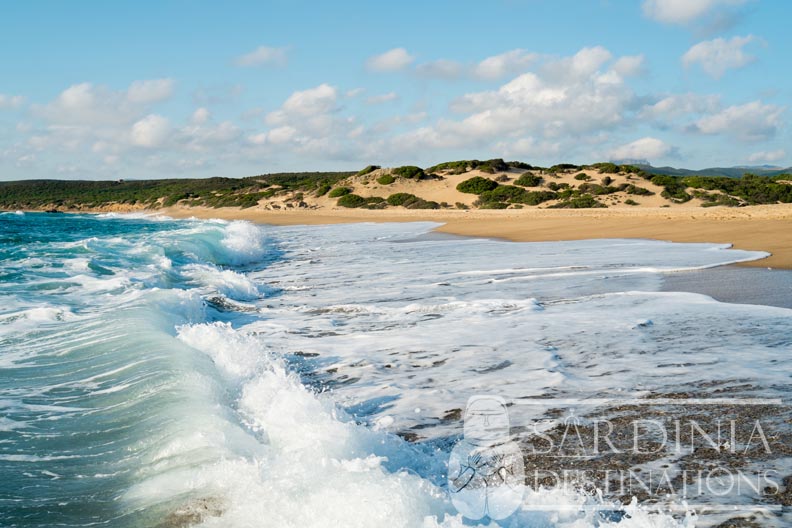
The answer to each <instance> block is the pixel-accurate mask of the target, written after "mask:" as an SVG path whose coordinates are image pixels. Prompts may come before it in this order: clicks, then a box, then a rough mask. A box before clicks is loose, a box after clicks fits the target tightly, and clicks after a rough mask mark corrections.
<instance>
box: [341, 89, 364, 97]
mask: <svg viewBox="0 0 792 528" xmlns="http://www.w3.org/2000/svg"><path fill="white" fill-rule="evenodd" d="M365 91H366V89H365V88H352V89H351V90H347V92H346V93H345V94H344V95H345V96H347V97H349V98H350V99H351V98H353V97H357V96H358V95H362V94H363V92H365Z"/></svg>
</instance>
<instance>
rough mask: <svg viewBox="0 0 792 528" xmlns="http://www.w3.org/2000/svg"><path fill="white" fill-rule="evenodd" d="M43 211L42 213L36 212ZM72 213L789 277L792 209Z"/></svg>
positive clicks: (234, 209)
mask: <svg viewBox="0 0 792 528" xmlns="http://www.w3.org/2000/svg"><path fill="white" fill-rule="evenodd" d="M31 212H42V211H31ZM64 212H69V213H146V214H163V215H167V216H170V217H173V218H190V217H195V218H201V219H211V218H219V219H223V220H248V221H251V222H254V223H260V224H271V225H323V224H342V223H358V222H375V223H376V222H435V223H438V224H441V225H439V226H437V227H436V228H435V229H434V231H435V232H439V233H448V234H453V235H460V236H470V237H482V238H495V239H501V240H509V241H512V242H551V241H560V240H586V239H603V238H626V239H636V238H637V239H650V240H662V241H668V242H680V243H688V242H693V243H712V244H730V245H731V246H732V247H734V248H735V249H743V250H749V251H764V252H767V253H770V255H769V256H768V257H765V258H762V259H758V260H753V261H748V262H740V263H737V264H735V265H737V266H742V267H754V268H778V269H789V270H792V233H790V228H792V204H777V205H754V206H748V207H739V208H734V207H710V208H701V207H673V208H664V207H636V208H629V209H626V208H612V209H539V208H531V209H528V208H526V209H508V210H482V209H471V210H460V209H450V210H449V209H441V210H409V209H402V208H399V209H387V210H367V209H342V208H321V209H296V208H295V209H291V210H282V211H272V210H263V209H258V208H247V209H241V208H238V207H221V208H210V207H166V208H158V209H145V208H142V207H124V206H120V205H117V204H114V205H110V206H108V207H101V208H91V209H79V210H66V211H64Z"/></svg>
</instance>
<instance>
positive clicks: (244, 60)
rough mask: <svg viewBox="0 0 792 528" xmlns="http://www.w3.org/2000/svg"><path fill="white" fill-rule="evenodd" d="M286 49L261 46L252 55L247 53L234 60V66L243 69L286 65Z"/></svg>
mask: <svg viewBox="0 0 792 528" xmlns="http://www.w3.org/2000/svg"><path fill="white" fill-rule="evenodd" d="M286 52H287V49H286V48H272V47H269V46H259V47H258V48H256V49H254V50H253V51H251V52H250V53H245V54H244V55H240V56H239V57H237V58H236V59H234V64H236V65H237V66H241V67H250V66H264V65H277V66H282V65H284V64H286V61H287V56H286Z"/></svg>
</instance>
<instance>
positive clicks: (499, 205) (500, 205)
mask: <svg viewBox="0 0 792 528" xmlns="http://www.w3.org/2000/svg"><path fill="white" fill-rule="evenodd" d="M474 205H478V206H479V208H480V209H506V208H507V207H509V204H508V203H506V202H482V201H481V200H476V203H475V204H474Z"/></svg>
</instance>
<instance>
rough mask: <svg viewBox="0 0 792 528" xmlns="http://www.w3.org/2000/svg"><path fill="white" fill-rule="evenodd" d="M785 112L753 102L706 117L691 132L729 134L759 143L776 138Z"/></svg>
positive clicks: (778, 107)
mask: <svg viewBox="0 0 792 528" xmlns="http://www.w3.org/2000/svg"><path fill="white" fill-rule="evenodd" d="M784 110H785V108H783V107H780V106H776V105H773V104H763V103H762V102H761V101H752V102H750V103H746V104H743V105H737V106H730V107H728V108H725V109H723V110H721V111H720V112H718V113H716V114H713V115H708V116H704V117H702V118H701V119H699V120H698V121H696V123H695V124H694V125H693V126H692V127H691V130H692V131H696V132H701V133H703V134H729V135H733V136H735V137H737V138H739V139H742V140H744V141H759V140H762V139H768V138H771V137H773V136H775V134H776V133H777V132H778V129H779V127H781V125H782V121H781V115H782V114H783V113H784Z"/></svg>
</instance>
